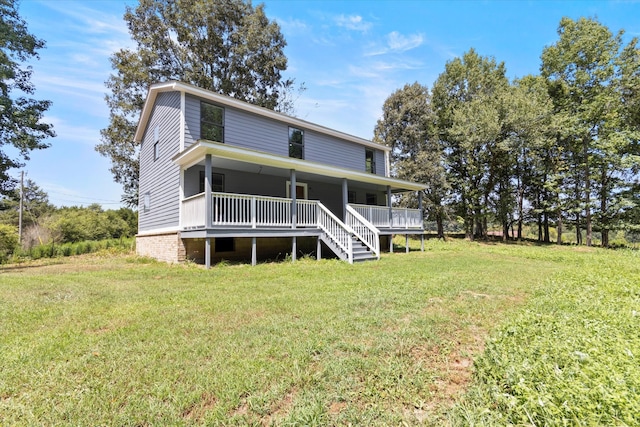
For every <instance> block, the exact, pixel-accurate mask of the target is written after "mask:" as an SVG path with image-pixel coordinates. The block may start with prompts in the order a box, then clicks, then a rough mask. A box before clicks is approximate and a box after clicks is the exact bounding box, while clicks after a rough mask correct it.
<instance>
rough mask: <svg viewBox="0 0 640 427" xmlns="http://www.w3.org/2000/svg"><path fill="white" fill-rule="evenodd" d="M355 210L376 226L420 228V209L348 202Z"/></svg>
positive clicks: (421, 225)
mask: <svg viewBox="0 0 640 427" xmlns="http://www.w3.org/2000/svg"><path fill="white" fill-rule="evenodd" d="M349 206H350V207H352V208H353V209H354V210H355V211H356V212H358V213H359V214H360V215H362V216H363V217H364V218H366V220H367V221H369V222H370V223H371V224H373V225H374V226H375V227H378V228H418V229H422V227H423V224H422V212H421V211H420V209H408V208H391V217H389V208H388V207H386V206H370V205H356V204H349Z"/></svg>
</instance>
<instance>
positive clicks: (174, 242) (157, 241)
mask: <svg viewBox="0 0 640 427" xmlns="http://www.w3.org/2000/svg"><path fill="white" fill-rule="evenodd" d="M136 252H137V254H138V255H140V256H148V257H151V258H155V259H157V260H159V261H165V262H183V261H184V260H185V257H186V251H185V247H184V243H183V242H182V239H181V238H180V233H179V232H176V231H174V232H169V233H158V234H147V235H138V236H136Z"/></svg>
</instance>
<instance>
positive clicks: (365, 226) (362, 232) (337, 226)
mask: <svg viewBox="0 0 640 427" xmlns="http://www.w3.org/2000/svg"><path fill="white" fill-rule="evenodd" d="M347 221H348V222H349V223H350V224H352V225H353V227H351V226H349V225H347V224H345V223H343V222H342V221H340V219H338V218H337V217H336V216H335V215H334V214H333V213H332V212H331V211H330V210H328V209H327V208H326V207H325V206H324V205H323V204H322V203H320V202H318V226H319V228H320V229H321V230H322V234H321V235H320V240H322V241H323V242H324V243H325V244H326V245H327V246H328V247H329V249H331V250H332V251H333V252H334V253H335V254H336V255H337V256H338V257H339V258H340V259H341V260H343V261H347V262H349V263H350V264H353V263H354V262H360V261H370V260H377V259H379V258H380V238H379V231H378V229H377V228H375V227H374V226H373V225H371V224H370V223H369V222H368V221H366V219H364V218H363V217H362V216H360V215H359V214H357V213H355V215H354V214H353V212H350V211H349V208H347ZM354 228H355V230H354ZM363 236H366V237H363Z"/></svg>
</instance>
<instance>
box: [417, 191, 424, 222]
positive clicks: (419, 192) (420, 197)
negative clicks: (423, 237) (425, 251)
mask: <svg viewBox="0 0 640 427" xmlns="http://www.w3.org/2000/svg"><path fill="white" fill-rule="evenodd" d="M418 209H419V210H420V218H421V219H422V222H421V223H420V228H421V229H422V230H424V212H423V211H422V191H420V190H418Z"/></svg>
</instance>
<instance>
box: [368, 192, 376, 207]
mask: <svg viewBox="0 0 640 427" xmlns="http://www.w3.org/2000/svg"><path fill="white" fill-rule="evenodd" d="M367 204H368V205H377V204H378V196H377V195H376V194H375V193H367Z"/></svg>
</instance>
